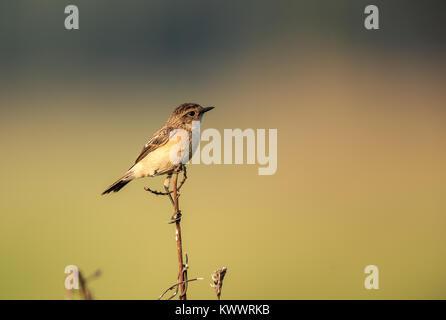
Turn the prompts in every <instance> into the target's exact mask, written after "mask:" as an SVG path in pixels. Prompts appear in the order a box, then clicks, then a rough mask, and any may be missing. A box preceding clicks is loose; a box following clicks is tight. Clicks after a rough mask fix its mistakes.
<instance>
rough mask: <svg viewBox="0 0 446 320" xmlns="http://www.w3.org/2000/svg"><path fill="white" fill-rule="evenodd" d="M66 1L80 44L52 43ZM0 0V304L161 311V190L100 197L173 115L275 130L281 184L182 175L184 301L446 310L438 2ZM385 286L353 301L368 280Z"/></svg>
mask: <svg viewBox="0 0 446 320" xmlns="http://www.w3.org/2000/svg"><path fill="white" fill-rule="evenodd" d="M68 4H76V5H78V7H79V11H80V30H78V31H67V30H65V29H64V24H63V23H64V19H65V14H64V8H65V6H66V5H68ZM367 4H371V3H369V2H366V1H321V0H318V1H238V2H236V1H187V2H185V1H165V0H164V1H161V0H160V1H99V0H96V1H85V0H84V1H80V0H78V1H55V0H54V1H23V0H15V1H12V0H4V1H2V2H1V4H0V49H1V50H0V72H1V77H0V121H1V122H0V123H1V126H0V141H1V146H2V150H1V160H0V163H1V166H0V174H1V177H2V183H1V184H0V197H1V202H0V210H1V214H0V298H1V299H64V297H65V292H64V279H65V276H66V275H65V274H64V268H65V266H67V265H70V264H74V265H77V266H79V267H80V268H81V269H82V270H83V271H84V272H85V273H86V274H87V275H88V274H90V273H93V272H94V271H95V270H96V269H97V268H100V269H101V270H102V271H103V275H102V276H101V277H100V278H99V279H97V280H95V281H94V282H91V284H90V287H91V289H92V291H93V294H94V296H95V297H96V298H98V299H155V298H157V297H158V296H159V294H160V293H161V292H162V291H164V289H166V288H167V287H168V286H170V285H171V284H173V283H174V282H175V280H176V276H177V256H176V245H175V240H174V235H175V230H174V227H173V226H172V225H168V224H166V222H167V221H168V219H169V218H170V216H171V215H172V209H171V206H170V203H169V202H168V200H167V199H165V198H161V197H155V196H153V195H150V194H147V193H146V192H145V191H144V190H143V187H144V186H150V187H152V188H158V189H159V188H160V186H161V183H162V180H163V178H154V179H145V180H139V181H136V182H133V183H131V184H130V185H128V186H127V187H126V188H125V189H123V190H122V191H121V192H119V193H117V194H112V195H110V196H106V197H103V196H100V193H101V192H102V191H103V190H104V188H105V187H107V186H108V185H109V184H111V183H112V182H113V181H114V180H115V179H116V178H118V177H119V176H120V175H121V174H122V173H123V172H124V171H125V170H126V169H127V168H128V167H129V166H130V165H131V164H132V163H133V161H134V159H135V158H136V156H137V154H138V152H139V151H140V149H141V147H142V145H143V144H145V143H146V141H147V139H148V138H149V137H150V136H151V134H152V133H153V132H154V131H155V130H157V129H158V128H159V127H160V126H161V125H162V124H163V123H164V122H165V121H166V120H167V118H168V116H169V114H170V112H171V111H172V110H173V108H174V107H176V106H177V105H179V104H180V103H183V102H189V101H191V102H197V103H200V104H202V105H214V106H216V109H215V110H214V111H212V112H210V113H209V114H208V115H207V116H206V118H205V120H204V123H203V125H204V128H217V129H219V130H223V129H225V128H243V129H244V128H277V129H278V170H277V173H276V174H275V175H273V176H258V175H257V166H255V165H211V166H206V165H191V166H189V170H188V173H189V180H188V181H187V183H186V185H185V186H184V188H183V190H182V196H181V203H180V205H181V207H182V211H183V214H184V219H183V222H182V226H183V244H184V251H185V252H187V253H188V255H189V264H190V272H189V276H190V277H205V280H204V281H201V282H194V283H191V284H190V286H189V292H188V295H189V298H191V299H214V298H215V294H214V292H213V290H212V289H211V288H210V286H209V283H210V275H211V273H212V271H213V270H215V269H217V268H218V267H222V266H226V267H228V274H227V276H226V280H225V283H224V287H223V294H222V297H223V298H224V299H314V298H317V299H416V298H417V299H444V298H446V275H445V273H444V269H445V267H446V250H445V242H446V233H445V227H446V217H445V210H446V199H445V191H446V188H445V178H446V148H445V147H446V126H445V121H446V109H445V98H446V92H445V85H446V80H445V70H446V69H445V66H446V61H445V59H444V58H445V40H444V39H446V38H445V35H446V28H445V26H444V18H443V16H444V12H445V11H444V5H441V2H440V1H423V2H422V1H417V2H411V3H409V2H407V1H386V2H384V1H375V3H374V4H376V5H378V7H379V9H380V27H381V29H380V30H378V31H367V30H365V29H364V27H363V20H364V17H365V15H364V13H363V12H364V7H365V6H366V5H367ZM369 264H375V265H377V266H378V267H379V270H380V289H379V290H365V289H364V284H363V283H364V279H365V276H366V275H365V274H364V268H365V266H366V265H369Z"/></svg>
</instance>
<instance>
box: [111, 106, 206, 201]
mask: <svg viewBox="0 0 446 320" xmlns="http://www.w3.org/2000/svg"><path fill="white" fill-rule="evenodd" d="M212 109H214V107H202V106H200V105H199V104H197V103H183V104H181V105H179V106H178V107H176V108H175V109H174V110H173V112H172V114H171V115H170V117H169V119H168V120H167V122H166V124H165V125H164V126H163V127H162V128H161V129H159V130H158V131H156V132H155V133H154V134H153V136H152V137H151V138H150V139H149V141H148V142H147V143H146V144H145V145H144V147H143V148H142V150H141V152H140V153H139V155H138V157H137V158H136V160H135V164H134V165H133V166H131V167H130V169H129V170H127V172H126V173H125V174H124V175H123V176H122V177H121V178H119V179H118V180H116V181H115V182H114V183H113V184H112V185H110V186H109V187H108V188H107V189H106V190H105V191H104V192H102V195H105V194H108V193H111V192H118V191H119V190H121V189H122V188H123V187H125V186H126V185H127V184H128V183H129V182H131V181H133V180H135V179H139V178H144V177H155V176H159V175H167V177H166V179H165V181H164V189H165V190H166V191H167V192H168V194H169V197H170V193H169V185H170V179H171V177H172V174H173V173H174V171H175V170H176V169H177V168H178V163H174V162H172V161H171V151H172V148H174V147H175V148H177V149H178V153H180V152H181V154H182V155H184V154H186V155H187V156H188V158H189V159H190V158H191V157H192V155H193V153H194V152H195V150H193V149H192V148H191V147H192V134H194V135H195V134H196V130H198V131H199V130H200V127H199V126H193V122H194V121H199V122H200V124H201V121H202V118H203V115H204V114H205V113H206V112H208V111H210V110H212ZM180 129H181V130H180ZM181 132H185V133H186V134H188V135H189V136H188V138H189V139H182V137H181V134H180V133H181ZM198 133H199V132H198ZM181 140H183V142H185V141H188V142H189V143H187V144H184V143H183V144H182V143H181ZM196 145H197V144H195V146H194V147H195V149H196V147H197V146H196ZM186 148H190V149H188V150H185V149H186ZM185 151H186V152H185ZM188 151H189V152H188ZM181 161H182V162H183V160H181ZM170 198H171V197H170ZM171 201H172V198H171Z"/></svg>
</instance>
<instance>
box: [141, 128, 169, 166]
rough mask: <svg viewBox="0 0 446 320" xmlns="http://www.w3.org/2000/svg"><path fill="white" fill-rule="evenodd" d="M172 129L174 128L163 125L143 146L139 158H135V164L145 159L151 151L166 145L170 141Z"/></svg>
mask: <svg viewBox="0 0 446 320" xmlns="http://www.w3.org/2000/svg"><path fill="white" fill-rule="evenodd" d="M172 130H173V128H171V127H162V128H161V129H159V130H158V131H157V132H155V134H154V135H153V136H152V137H151V138H150V140H149V142H147V143H146V144H145V145H144V147H143V148H142V150H141V152H140V154H139V156H138V158H136V160H135V164H136V163H138V162H139V161H141V160H142V159H144V158H145V157H146V156H147V155H148V154H149V153H150V152H152V151H154V150H156V149H157V148H159V147H161V146H163V145H165V144H166V143H167V142H168V141H169V137H170V133H171V132H172Z"/></svg>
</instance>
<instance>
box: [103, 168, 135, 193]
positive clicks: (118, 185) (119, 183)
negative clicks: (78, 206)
mask: <svg viewBox="0 0 446 320" xmlns="http://www.w3.org/2000/svg"><path fill="white" fill-rule="evenodd" d="M133 179H134V176H133V172H132V171H128V172H127V173H126V174H125V175H124V176H122V177H121V178H119V179H118V180H116V181H115V182H114V183H113V184H112V185H111V186H110V187H108V188H107V190H105V191H104V192H102V195H104V194H107V193H110V192H112V191H113V192H118V191H119V190H121V189H122V188H124V187H125V185H126V184H127V183H129V182H130V181H132V180H133Z"/></svg>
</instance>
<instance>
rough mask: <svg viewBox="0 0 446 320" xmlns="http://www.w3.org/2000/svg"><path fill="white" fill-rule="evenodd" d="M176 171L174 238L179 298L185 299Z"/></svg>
mask: <svg viewBox="0 0 446 320" xmlns="http://www.w3.org/2000/svg"><path fill="white" fill-rule="evenodd" d="M177 184H178V171H177V172H175V174H174V177H173V200H174V207H175V216H174V218H175V220H176V222H175V229H176V231H175V233H176V235H175V238H176V241H177V253H178V283H179V286H180V293H181V294H180V300H186V281H187V271H186V270H184V269H183V267H184V264H183V244H182V240H181V225H180V222H181V219H180V217H181V216H180V215H181V214H180V210H179V204H178V189H177Z"/></svg>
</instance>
